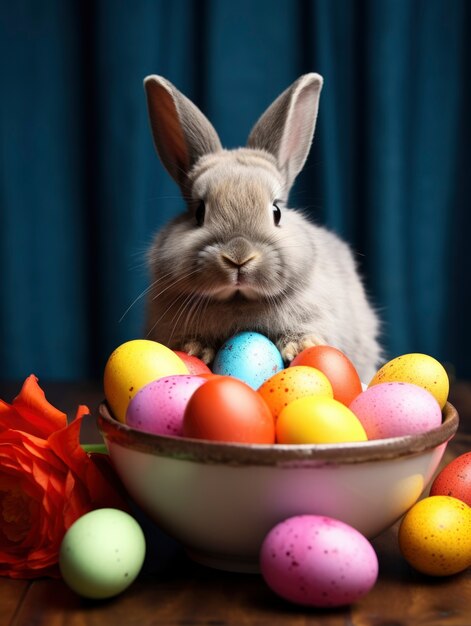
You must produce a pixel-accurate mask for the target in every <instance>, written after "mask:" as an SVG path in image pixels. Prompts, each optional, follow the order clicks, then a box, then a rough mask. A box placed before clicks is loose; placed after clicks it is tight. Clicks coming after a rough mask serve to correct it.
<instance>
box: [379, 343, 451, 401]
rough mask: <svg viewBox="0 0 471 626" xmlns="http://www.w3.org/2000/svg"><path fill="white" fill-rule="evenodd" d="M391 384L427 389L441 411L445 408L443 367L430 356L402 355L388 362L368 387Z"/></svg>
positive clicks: (445, 387)
mask: <svg viewBox="0 0 471 626" xmlns="http://www.w3.org/2000/svg"><path fill="white" fill-rule="evenodd" d="M392 382H399V383H412V384H413V385H418V386H419V387H423V388H424V389H427V391H429V392H430V393H431V394H432V395H433V396H434V397H435V399H436V401H437V402H438V404H439V405H440V408H441V409H443V407H444V406H445V403H446V401H447V398H448V392H449V389H450V382H449V380H448V374H447V373H446V370H445V368H444V367H443V365H442V364H441V363H440V362H439V361H437V360H436V359H434V358H433V357H432V356H429V355H427V354H421V353H419V352H412V353H410V354H403V355H402V356H397V357H396V358H395V359H392V360H391V361H388V362H387V363H385V364H384V365H383V366H382V367H381V369H379V370H378V371H377V372H376V374H375V375H374V376H373V378H372V379H371V381H370V384H369V385H368V386H369V387H372V386H373V385H378V384H379V383H392Z"/></svg>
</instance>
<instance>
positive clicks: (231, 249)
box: [221, 237, 258, 268]
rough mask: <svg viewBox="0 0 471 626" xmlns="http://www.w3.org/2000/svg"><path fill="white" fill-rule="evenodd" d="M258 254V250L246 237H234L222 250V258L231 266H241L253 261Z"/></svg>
mask: <svg viewBox="0 0 471 626" xmlns="http://www.w3.org/2000/svg"><path fill="white" fill-rule="evenodd" d="M257 256H258V254H257V251H256V250H254V248H253V246H252V245H251V244H250V243H249V242H248V241H247V240H246V239H244V237H234V238H233V239H232V240H231V241H229V242H228V243H227V244H226V245H225V246H224V249H223V250H221V260H222V262H223V263H224V265H227V266H229V267H230V268H240V267H242V266H243V265H247V263H249V262H250V261H253V260H254V259H255V258H256V257H257Z"/></svg>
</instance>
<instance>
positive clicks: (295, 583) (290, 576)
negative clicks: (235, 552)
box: [260, 515, 378, 607]
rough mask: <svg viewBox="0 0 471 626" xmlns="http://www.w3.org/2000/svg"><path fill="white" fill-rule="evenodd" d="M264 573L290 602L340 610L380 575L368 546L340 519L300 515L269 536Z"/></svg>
mask: <svg viewBox="0 0 471 626" xmlns="http://www.w3.org/2000/svg"><path fill="white" fill-rule="evenodd" d="M260 569H261V572H262V576H263V578H264V579H265V582H266V583H267V585H268V586H269V587H270V588H271V589H272V590H273V591H274V592H275V593H277V594H278V595H280V596H281V597H282V598H285V599H286V600H289V601H290V602H295V603H296V604H302V605H307V606H316V607H333V606H342V605H345V604H351V603H352V602H356V601H357V600H359V599H360V598H362V597H363V596H364V595H366V594H367V593H368V592H369V591H370V590H371V588H372V587H373V585H374V584H375V582H376V579H377V577H378V559H377V557H376V553H375V551H374V549H373V547H372V546H371V544H370V542H369V541H368V540H367V539H366V538H365V537H364V536H363V535H362V534H360V533H359V532H358V531H357V530H355V529H354V528H352V527H351V526H349V525H348V524H345V523H343V522H341V521H339V520H336V519H333V518H330V517H323V516H320V515H299V516H296V517H291V518H289V519H287V520H285V521H284V522H281V523H280V524H277V525H276V526H275V527H274V528H273V529H272V530H271V531H270V532H269V533H268V535H267V536H266V538H265V540H264V542H263V544H262V548H261V552H260Z"/></svg>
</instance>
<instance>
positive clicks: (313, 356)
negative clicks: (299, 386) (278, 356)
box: [290, 346, 362, 406]
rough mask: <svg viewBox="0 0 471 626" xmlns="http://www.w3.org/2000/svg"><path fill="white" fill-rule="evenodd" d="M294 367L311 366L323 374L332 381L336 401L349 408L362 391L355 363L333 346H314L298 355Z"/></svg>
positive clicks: (292, 363) (293, 363)
mask: <svg viewBox="0 0 471 626" xmlns="http://www.w3.org/2000/svg"><path fill="white" fill-rule="evenodd" d="M290 365H291V366H293V365H309V366H310V367H315V368H317V369H318V370H320V371H321V372H323V373H324V374H325V375H326V376H327V378H328V379H329V381H330V384H331V385H332V389H333V391H334V399H335V400H338V401H339V402H342V404H345V405H346V406H348V405H349V404H350V403H351V402H352V401H353V400H354V399H355V398H356V397H357V396H358V395H359V394H360V393H361V391H362V387H361V381H360V377H359V376H358V372H357V371H356V369H355V366H354V365H353V363H352V362H351V361H350V359H348V358H347V357H346V356H345V354H344V353H343V352H341V351H340V350H337V348H333V347H332V346H312V347H311V348H306V349H305V350H303V351H302V352H300V353H299V354H298V356H296V357H295V358H294V359H293V360H292V361H291V364H290Z"/></svg>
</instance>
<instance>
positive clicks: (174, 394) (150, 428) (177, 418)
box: [126, 375, 206, 437]
mask: <svg viewBox="0 0 471 626" xmlns="http://www.w3.org/2000/svg"><path fill="white" fill-rule="evenodd" d="M205 382H206V380H205V379H204V378H201V377H200V376H191V375H188V376H186V375H175V376H165V377H163V378H159V379H158V380H154V381H152V382H150V383H148V384H147V385H145V386H144V387H143V388H142V389H141V390H140V391H138V392H137V394H136V395H135V396H134V398H133V399H132V400H131V402H130V403H129V406H128V409H127V411H126V424H127V425H128V426H131V427H132V428H136V429H137V430H142V431H145V432H148V433H153V434H154V435H170V436H174V437H181V436H182V435H183V430H182V429H183V414H184V412H185V408H186V405H187V404H188V401H189V399H190V398H191V396H192V395H193V393H194V392H195V391H196V390H197V389H198V387H201V385H204V383H205Z"/></svg>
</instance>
